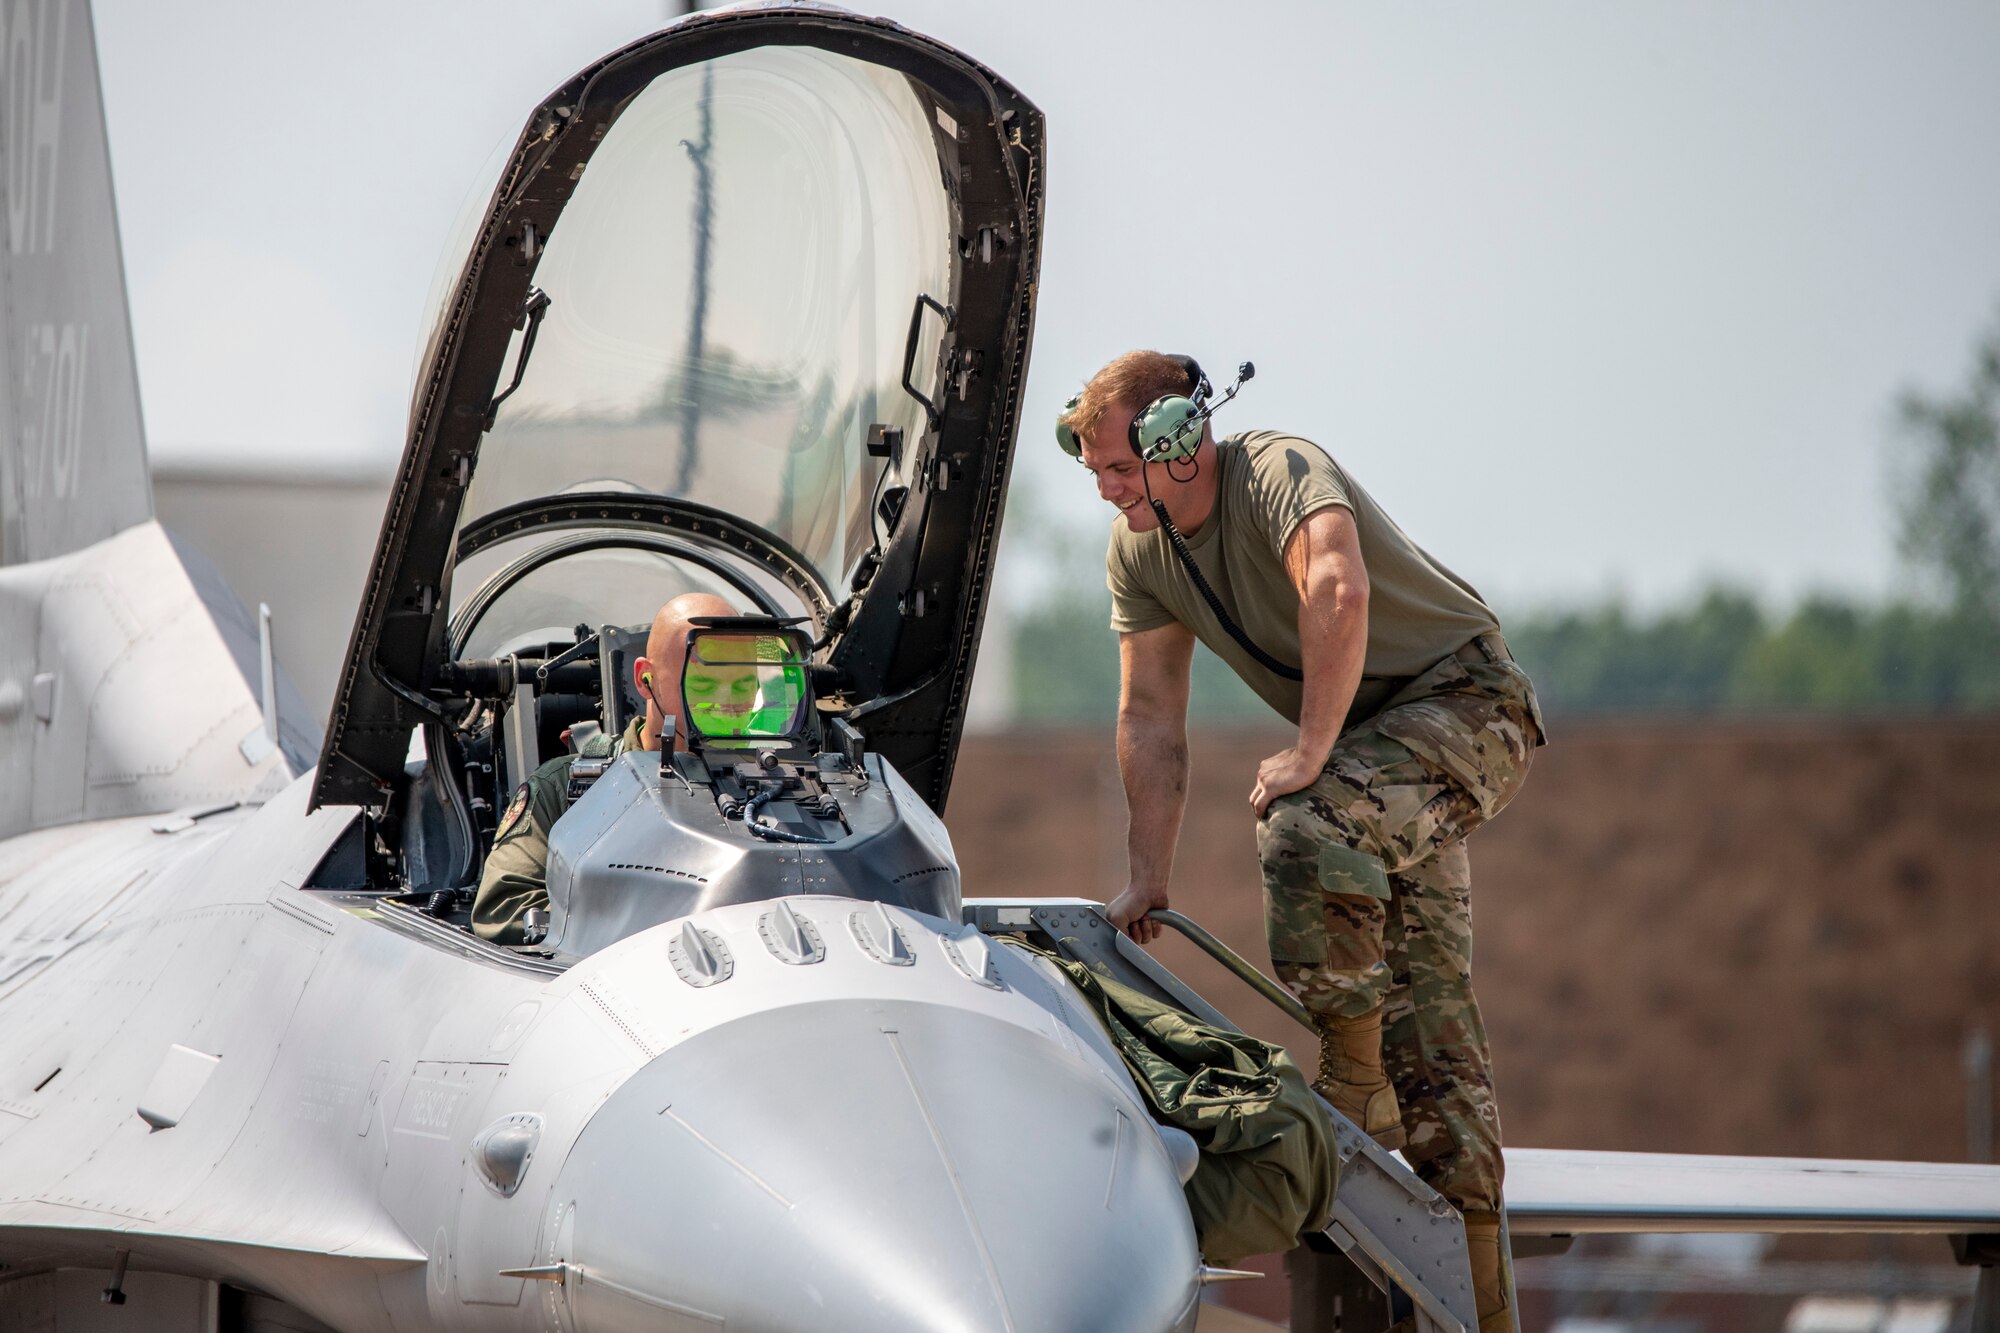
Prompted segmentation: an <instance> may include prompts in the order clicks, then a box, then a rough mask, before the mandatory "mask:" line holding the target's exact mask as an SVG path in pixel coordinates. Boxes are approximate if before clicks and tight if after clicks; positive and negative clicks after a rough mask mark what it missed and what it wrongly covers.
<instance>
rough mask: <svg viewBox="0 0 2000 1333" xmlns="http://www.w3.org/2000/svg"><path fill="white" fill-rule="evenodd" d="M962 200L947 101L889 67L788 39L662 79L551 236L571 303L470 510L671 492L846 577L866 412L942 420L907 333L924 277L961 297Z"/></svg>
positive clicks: (865, 468)
mask: <svg viewBox="0 0 2000 1333" xmlns="http://www.w3.org/2000/svg"><path fill="white" fill-rule="evenodd" d="M949 218H950V212H949V208H948V203H947V199H946V196H945V194H944V187H943V183H942V180H941V174H940V171H939V159H938V151H937V148H936V145H935V143H934V140H933V127H932V124H931V118H930V117H929V116H928V115H927V114H926V113H925V111H924V108H923V105H922V104H921V103H920V102H919V100H918V98H917V96H916V94H915V93H914V92H913V90H912V89H911V86H910V84H909V83H908V81H907V80H906V79H905V78H904V77H903V76H902V75H900V74H897V73H895V72H894V71H892V70H887V69H884V68H882V67H880V66H877V65H871V64H866V63H863V62H861V61H858V60H852V59H849V58H847V57H844V56H840V55H835V54H831V53H829V52H826V51H821V50H818V49H815V48H810V47H779V46H771V47H759V48H755V49H752V50H748V51H744V52H740V53H737V54H733V55H728V56H724V57H720V58H718V59H715V60H711V61H707V62H705V63H702V64H699V65H693V66H689V67H686V68H683V69H677V70H673V71H671V72H669V73H666V74H663V75H661V76H660V77H659V78H657V79H655V80H654V81H653V82H652V83H651V84H649V85H648V86H647V87H646V88H645V90H644V91H642V92H641V93H639V94H638V96H637V97H636V98H635V99H634V100H633V102H632V103H631V105H629V106H628V107H627V108H626V109H625V110H624V112H623V113H622V114H621V115H620V116H619V117H618V118H617V120H616V121H615V122H613V124H612V127H611V129H610V130H609V131H608V132H607V134H606V136H605V140H604V142H603V143H602V144H601V145H600V146H599V147H598V148H597V150H596V152H595V153H594V154H593V155H592V156H591V158H590V160H589V167H588V170H587V171H585V172H584V173H583V175H582V176H581V178H580V179H579V180H578V183H577V186H576V193H575V195H574V197H573V198H572V199H571V201H570V202H569V204H568V205H567V207H566V208H565V209H564V211H563V214H562V219H561V223H560V225H559V226H557V227H556V228H555V230H554V232H553V234H552V235H550V236H549V237H547V238H546V250H545V252H544V253H543V255H542V256H541V258H540V261H539V264H538V266H537V269H536V274H535V282H536V285H537V286H539V287H540V288H541V289H542V290H543V291H544V292H546V293H547V294H548V297H549V299H550V305H549V308H548V311H547V313H546V315H545V316H544V317H543V320H542V323H541V327H540V328H539V330H538V331H537V337H536V341H535V345H534V349H533V354H532V356H531V358H530V360H529V362H528V366H527V371H526V374H525V376H524V377H523V379H522V382H521V385H520V388H519V389H518V391H517V392H515V393H514V394H513V395H512V396H510V397H508V398H507V399H506V401H505V403H504V404H503V405H502V406H501V408H500V411H499V413H498V416H497V419H496V421H495V423H494V426H493V428H492V430H491V432H490V434H489V435H488V436H487V438H486V440H485V442H484V443H483V444H482V446H481V448H480V454H479V465H478V468H477V470H476V472H475V474H474V476H473V480H472V484H471V487H470V489H469V491H468V493H467V496H466V501H465V505H464V508H463V509H462V511H461V515H460V519H461V523H465V522H472V521H476V520H478V519H479V518H482V517H484V516H486V515H488V514H490V513H492V512H494V511H495V510H498V509H500V508H502V507H504V506H507V505H511V504H515V503H519V502H521V501H525V500H532V499H537V498H541V497H547V496H553V495H559V494H564V493H573V492H578V491H621V492H626V493H630V492H633V491H639V492H645V493H654V494H660V495H667V496H674V497H679V498H682V499H687V500H693V501H696V502H699V503H702V504H706V505H710V506H713V507H715V508H718V509H722V510H726V511H728V512H730V513H732V514H735V515H737V516H739V517H741V518H744V519H747V520H749V521H750V522H752V523H756V524H759V525H761V526H763V527H764V528H766V529H768V530H770V531H771V532H773V533H775V534H777V535H778V536H779V537H782V538H784V539H785V540H786V541H788V542H790V543H791V544H792V545H793V546H794V547H796V548H797V549H798V550H799V551H800V552H802V553H803V554H804V555H805V556H806V557H807V559H808V560H810V561H811V562H812V563H813V565H814V566H815V568H816V569H817V570H818V572H819V574H820V575H821V577H822V578H823V579H825V580H826V582H827V583H828V584H829V585H830V586H833V587H841V586H845V583H846V581H847V580H848V578H849V577H850V576H851V574H852V572H853V570H854V567H855V565H856V564H857V563H858V561H859V560H860V558H861V556H862V554H863V553H864V552H865V551H866V550H867V549H868V547H869V545H870V534H869V527H868V524H869V509H870V494H871V491H872V489H873V486H874V484H875V482H876V480H877V478H878V475H879V474H878V469H879V466H880V465H879V464H877V463H876V462H875V460H873V459H871V458H870V457H869V455H868V454H867V451H866V448H865V440H866V436H867V433H868V428H869V427H870V425H872V424H876V423H881V424H885V425H890V426H897V427H900V428H902V429H903V431H904V432H905V435H906V436H907V437H908V438H910V439H915V438H916V437H917V436H918V435H919V434H920V433H921V430H922V427H923V424H924V417H923V408H922V407H921V406H920V405H919V404H918V403H917V402H916V401H915V400H914V399H913V398H912V397H911V396H910V395H909V394H907V393H905V392H904V391H903V389H902V387H901V379H902V375H903V369H904V357H905V339H906V337H907V335H908V332H909V329H910V324H911V314H912V311H913V309H914V308H915V306H916V303H917V300H918V297H919V295H920V294H921V295H929V296H933V297H936V298H937V299H940V300H944V299H949V298H948V293H949V291H950V282H951V264H952V259H953V256H952V251H951V235H950V233H951V225H950V221H949ZM925 326H926V327H927V328H928V329H930V330H932V335H931V336H930V337H929V338H928V339H927V340H926V344H925V345H920V346H919V348H918V352H917V356H916V358H915V359H914V361H913V366H914V367H915V373H914V375H913V380H914V382H915V383H916V384H917V386H918V387H919V388H921V389H923V390H924V391H925V392H926V393H927V394H930V393H933V391H934V381H935V379H936V377H937V373H938V371H937V346H936V338H935V332H934V331H935V329H936V327H937V321H936V320H935V319H934V318H932V319H927V320H926V321H925ZM523 338H524V334H522V333H520V332H517V333H516V334H515V335H514V346H513V348H512V350H511V352H510V355H509V357H508V359H507V361H506V362H505V363H504V367H505V368H504V370H503V373H502V376H501V384H502V387H503V388H504V387H505V385H506V383H507V382H508V380H510V379H511V377H512V375H513V371H514V366H515V361H516V358H517V357H518V355H519V353H520V350H521V343H522V341H523Z"/></svg>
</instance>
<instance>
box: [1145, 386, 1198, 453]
mask: <svg viewBox="0 0 2000 1333" xmlns="http://www.w3.org/2000/svg"><path fill="white" fill-rule="evenodd" d="M1199 414H1200V409H1199V408H1197V407H1196V406H1195V405H1194V403H1193V401H1192V400H1190V399H1188V398H1185V397H1182V396H1181V395H1180V394H1168V395H1167V396H1166V397H1165V398H1156V399H1154V400H1153V402H1152V403H1151V404H1149V405H1148V406H1147V408H1146V410H1145V411H1143V412H1141V413H1139V414H1138V415H1137V416H1135V417H1133V418H1132V431H1131V436H1130V439H1131V442H1132V451H1133V452H1134V453H1136V454H1138V455H1139V457H1141V458H1143V459H1145V460H1146V461H1147V462H1148V463H1179V462H1183V461H1185V460H1187V459H1190V458H1193V457H1194V455H1195V450H1197V449H1199V448H1200V447H1201V428H1200V427H1199V426H1197V427H1196V428H1195V429H1193V430H1191V431H1189V432H1187V433H1185V434H1181V433H1179V432H1180V430H1181V427H1183V426H1185V425H1186V424H1187V423H1188V421H1189V420H1190V419H1192V418H1194V417H1196V416H1198V415H1199Z"/></svg>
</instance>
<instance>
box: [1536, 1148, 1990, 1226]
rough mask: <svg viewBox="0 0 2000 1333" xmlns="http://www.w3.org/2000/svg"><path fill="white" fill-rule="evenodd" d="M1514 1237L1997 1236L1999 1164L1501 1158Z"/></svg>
mask: <svg viewBox="0 0 2000 1333" xmlns="http://www.w3.org/2000/svg"><path fill="white" fill-rule="evenodd" d="M1507 1221H1508V1226H1509V1227H1510V1228H1511V1229H1512V1231H1513V1232H1514V1234H1516V1235H1562V1234H1570V1235H1574V1234H1579V1233H1586V1232H1616V1231H1764V1232H1825V1231H1861V1232H1871V1233H1878V1232H1912V1233H1933V1234H1964V1233H1973V1232H1992V1231H2000V1166H1975V1165H1961V1164H1956V1163H1936V1162H1868V1161H1843V1160H1839V1159H1833V1158H1809V1157H1705V1156H1695V1155H1687V1154H1680V1153H1633V1152H1567V1151H1560V1150H1555V1149H1548V1148H1509V1149H1508V1150H1507Z"/></svg>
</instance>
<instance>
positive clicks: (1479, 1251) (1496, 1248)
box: [1465, 1213, 1514, 1333]
mask: <svg viewBox="0 0 2000 1333" xmlns="http://www.w3.org/2000/svg"><path fill="white" fill-rule="evenodd" d="M1465 1249H1466V1254H1467V1257H1468V1258H1470V1259H1471V1260H1472V1300H1473V1303H1474V1305H1475V1306H1477V1308H1478V1310H1479V1333H1514V1312H1513V1311H1512V1310H1511V1309H1509V1308H1508V1306H1507V1269H1506V1264H1505V1262H1504V1261H1503V1259H1502V1256H1501V1254H1500V1214H1498V1213H1467V1214H1466V1215H1465Z"/></svg>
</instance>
